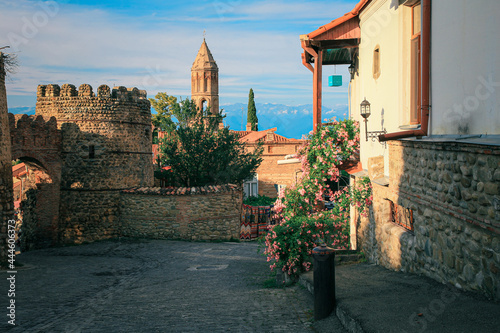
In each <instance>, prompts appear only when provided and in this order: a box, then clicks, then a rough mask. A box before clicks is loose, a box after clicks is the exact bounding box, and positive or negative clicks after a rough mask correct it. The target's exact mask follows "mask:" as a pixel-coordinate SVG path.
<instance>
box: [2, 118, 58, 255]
mask: <svg viewBox="0 0 500 333" xmlns="http://www.w3.org/2000/svg"><path fill="white" fill-rule="evenodd" d="M9 127H10V135H11V144H12V152H11V153H12V155H11V156H12V160H13V161H14V160H20V161H21V162H24V163H25V164H26V165H27V166H28V168H30V170H31V172H32V173H33V176H34V179H33V184H32V186H31V187H32V189H31V190H30V191H28V192H27V193H26V200H24V201H23V204H22V205H21V210H22V215H23V227H22V230H23V234H22V237H21V249H22V250H27V249H32V248H40V247H47V246H50V245H54V244H56V243H58V241H59V230H58V224H59V203H60V187H61V168H62V161H61V132H60V130H58V129H57V123H56V121H55V118H51V119H50V120H49V121H45V120H44V119H43V117H41V116H38V117H36V118H35V117H29V116H27V115H23V116H22V117H20V118H19V117H18V119H16V117H15V116H14V115H13V114H9Z"/></svg>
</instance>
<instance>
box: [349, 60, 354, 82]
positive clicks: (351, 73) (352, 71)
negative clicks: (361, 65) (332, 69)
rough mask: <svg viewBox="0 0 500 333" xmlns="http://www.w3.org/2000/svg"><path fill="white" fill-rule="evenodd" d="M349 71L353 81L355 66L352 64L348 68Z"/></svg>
mask: <svg viewBox="0 0 500 333" xmlns="http://www.w3.org/2000/svg"><path fill="white" fill-rule="evenodd" d="M347 70H348V71H349V74H350V75H351V80H352V79H353V78H354V64H353V63H351V64H350V65H349V67H347Z"/></svg>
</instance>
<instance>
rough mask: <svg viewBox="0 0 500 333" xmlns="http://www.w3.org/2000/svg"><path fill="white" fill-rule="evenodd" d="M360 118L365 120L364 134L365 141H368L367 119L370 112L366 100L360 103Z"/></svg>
mask: <svg viewBox="0 0 500 333" xmlns="http://www.w3.org/2000/svg"><path fill="white" fill-rule="evenodd" d="M360 107H361V117H363V118H364V119H365V134H366V141H368V120H367V118H368V117H369V116H370V114H371V111H370V102H368V101H367V100H366V98H365V99H364V100H363V102H361V105H360Z"/></svg>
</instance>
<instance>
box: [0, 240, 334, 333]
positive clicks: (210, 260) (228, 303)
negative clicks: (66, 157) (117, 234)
mask: <svg viewBox="0 0 500 333" xmlns="http://www.w3.org/2000/svg"><path fill="white" fill-rule="evenodd" d="M17 260H18V261H19V262H21V263H22V264H24V266H23V267H22V268H21V269H19V270H18V273H17V274H16V282H15V287H16V297H15V301H16V326H14V327H13V326H12V325H8V324H7V320H9V318H8V317H7V316H6V314H7V309H6V306H7V305H8V302H9V298H8V297H7V291H8V289H9V286H8V281H7V279H6V276H7V273H6V272H5V271H3V272H1V273H2V275H3V276H4V277H3V278H2V279H1V281H0V288H1V289H0V293H1V294H0V301H1V309H4V310H3V312H5V314H2V313H1V312H0V314H1V318H3V319H2V321H3V322H2V323H0V331H8V332H106V333H111V332H319V331H320V330H321V328H320V327H321V325H320V323H321V322H319V323H316V324H315V323H313V320H312V317H313V310H312V309H313V298H312V296H311V295H310V294H309V293H308V292H307V291H305V290H304V289H302V287H300V286H294V287H289V288H269V286H268V284H269V282H271V281H270V279H271V277H270V275H269V269H268V263H267V262H266V259H265V257H263V256H262V255H260V254H258V246H257V244H256V243H190V242H180V241H162V240H147V241H140V240H130V239H122V240H120V241H105V242H98V243H94V244H90V245H82V246H74V247H64V248H53V249H45V250H38V251H31V252H27V253H23V254H20V255H18V256H17ZM329 320H332V319H329ZM315 325H317V328H315ZM329 327H331V325H329ZM5 328H6V330H4V329H5Z"/></svg>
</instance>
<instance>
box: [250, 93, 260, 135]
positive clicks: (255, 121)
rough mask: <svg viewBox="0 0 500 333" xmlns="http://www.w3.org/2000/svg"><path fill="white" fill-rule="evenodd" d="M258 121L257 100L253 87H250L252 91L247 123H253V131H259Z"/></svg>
mask: <svg viewBox="0 0 500 333" xmlns="http://www.w3.org/2000/svg"><path fill="white" fill-rule="evenodd" d="M258 122H259V120H258V119H257V109H256V108H255V101H254V100H253V89H252V88H250V93H249V94H248V113H247V123H251V124H252V131H258V130H259V129H258V125H257V124H258Z"/></svg>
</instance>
